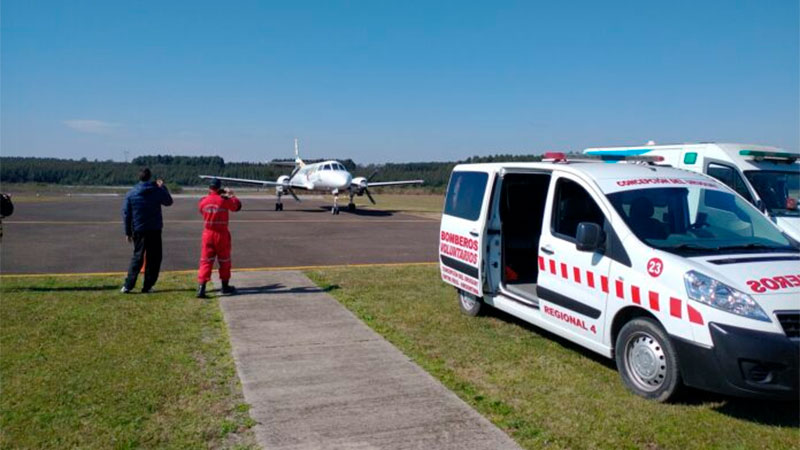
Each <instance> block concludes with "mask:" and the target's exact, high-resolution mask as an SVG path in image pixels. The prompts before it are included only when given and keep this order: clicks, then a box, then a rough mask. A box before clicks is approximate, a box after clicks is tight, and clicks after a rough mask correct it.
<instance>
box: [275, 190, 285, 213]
mask: <svg viewBox="0 0 800 450" xmlns="http://www.w3.org/2000/svg"><path fill="white" fill-rule="evenodd" d="M281 195H283V194H281V193H280V192H279V193H278V201H277V202H276V203H275V211H283V202H282V201H281Z"/></svg>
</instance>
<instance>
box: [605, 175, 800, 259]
mask: <svg viewBox="0 0 800 450" xmlns="http://www.w3.org/2000/svg"><path fill="white" fill-rule="evenodd" d="M607 197H608V199H609V200H610V201H611V204H612V205H614V208H615V209H616V210H617V212H618V213H619V214H620V216H622V218H623V220H625V223H626V224H627V225H628V227H629V228H630V229H631V231H633V233H634V234H635V235H636V237H638V238H639V239H640V240H642V241H643V242H645V243H647V244H648V245H650V246H652V247H655V248H658V249H661V250H665V251H668V252H671V253H675V254H679V255H682V256H701V255H706V254H719V253H763V252H774V251H787V252H796V251H798V249H797V248H795V247H794V246H793V244H792V243H791V242H790V241H789V240H788V239H787V238H786V237H785V236H784V235H783V234H782V233H781V232H780V230H778V228H776V227H775V225H773V224H772V222H770V221H769V219H767V218H766V217H764V215H762V214H760V213H759V212H758V211H757V210H756V209H755V208H753V207H752V206H751V205H750V204H749V203H747V202H746V201H745V200H742V199H741V198H739V197H738V196H736V195H733V194H731V193H729V192H725V191H721V190H717V189H708V188H703V187H697V186H692V187H668V188H650V189H633V190H626V191H620V192H615V193H613V194H608V195H607Z"/></svg>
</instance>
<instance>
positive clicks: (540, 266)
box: [539, 256, 544, 271]
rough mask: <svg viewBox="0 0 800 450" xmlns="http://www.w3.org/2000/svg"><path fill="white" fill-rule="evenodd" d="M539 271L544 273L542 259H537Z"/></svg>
mask: <svg viewBox="0 0 800 450" xmlns="http://www.w3.org/2000/svg"><path fill="white" fill-rule="evenodd" d="M539 270H540V271H544V258H542V257H541V256H540V257H539Z"/></svg>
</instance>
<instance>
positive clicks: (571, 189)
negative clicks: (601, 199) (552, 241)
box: [551, 178, 605, 241]
mask: <svg viewBox="0 0 800 450" xmlns="http://www.w3.org/2000/svg"><path fill="white" fill-rule="evenodd" d="M554 200H555V201H554V202H553V207H554V210H553V223H552V228H551V229H552V232H553V234H556V235H559V237H561V238H564V239H567V240H570V241H574V240H575V235H576V232H577V230H578V224H579V223H581V222H593V223H596V224H597V225H599V226H600V227H601V228H602V227H603V222H604V221H605V216H603V211H601V210H600V207H599V206H597V203H596V202H595V201H594V199H592V197H591V196H590V195H589V193H588V192H586V190H585V189H584V188H583V187H581V186H580V185H579V184H578V183H576V182H574V181H572V180H568V179H566V178H561V179H559V180H558V182H557V183H556V192H555V198H554Z"/></svg>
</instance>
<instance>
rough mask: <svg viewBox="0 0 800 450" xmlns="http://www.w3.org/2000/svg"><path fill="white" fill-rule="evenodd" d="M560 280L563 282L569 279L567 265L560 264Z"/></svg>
mask: <svg viewBox="0 0 800 450" xmlns="http://www.w3.org/2000/svg"><path fill="white" fill-rule="evenodd" d="M561 278H563V279H565V280H568V279H569V275H567V265H566V264H564V263H561Z"/></svg>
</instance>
